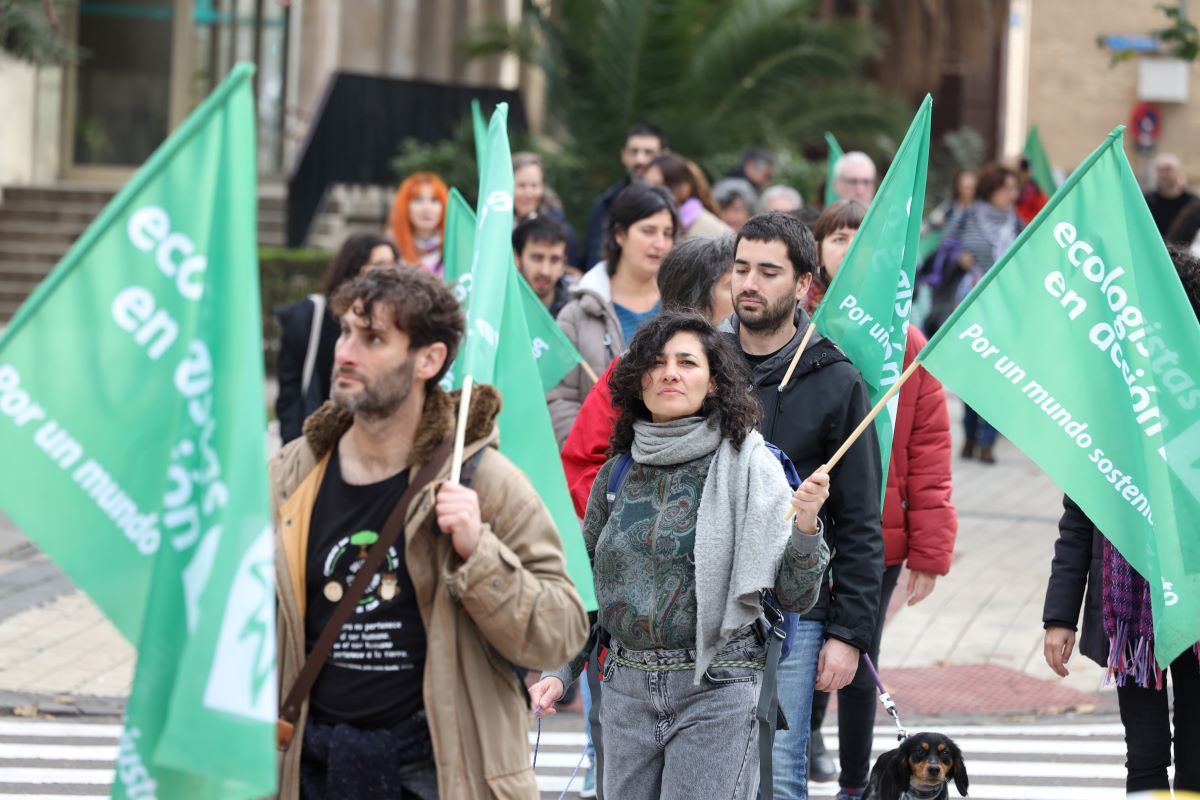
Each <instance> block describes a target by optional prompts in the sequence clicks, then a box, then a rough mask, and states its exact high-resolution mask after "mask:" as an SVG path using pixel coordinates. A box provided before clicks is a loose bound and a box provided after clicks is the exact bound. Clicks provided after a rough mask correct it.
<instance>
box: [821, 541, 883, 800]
mask: <svg viewBox="0 0 1200 800" xmlns="http://www.w3.org/2000/svg"><path fill="white" fill-rule="evenodd" d="M900 567H901V565H900V564H896V565H894V566H891V567H888V568H886V569H885V570H884V571H883V586H882V587H880V588H881V592H880V596H879V616H878V617H877V618H876V620H875V632H874V633H873V634H872V635H871V649H870V650H869V651H868V654H869V655H870V656H871V662H872V663H873V664H875V668H876V669H878V668H879V643H880V642H881V641H883V622H884V620H885V619H886V618H887V608H888V604H889V603H891V602H892V592H894V591H895V589H896V582H897V581H898V580H899V579H900ZM828 708H829V692H813V713H812V729H813V730H816V729H818V728H820V727H821V724H822V723H823V722H824V721H825V711H826V710H827V709H828ZM878 708H879V698H878V695H877V690H876V688H875V679H874V678H873V677H871V670H869V669H867V665H866V664H865V663H863V660H862V658H861V657H860V658H859V660H858V672H856V673H854V680H852V681H850V683H848V684H847V685H846V686H844V687H843V688H841V689H839V690H838V709H837V711H838V761H840V762H841V765H842V772H841V775H840V776H839V777H838V784H839V785H841V786H845V787H852V788H855V789H861V788H863V787H864V786H866V785H867V777H868V776H869V775H870V772H871V744H872V742H873V740H874V738H875V712H876V711H877V710H878Z"/></svg>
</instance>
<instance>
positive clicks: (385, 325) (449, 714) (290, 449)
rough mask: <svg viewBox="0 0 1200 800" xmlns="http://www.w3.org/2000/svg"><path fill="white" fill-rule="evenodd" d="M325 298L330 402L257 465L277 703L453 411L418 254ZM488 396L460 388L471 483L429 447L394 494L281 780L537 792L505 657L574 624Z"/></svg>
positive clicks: (553, 653) (293, 789)
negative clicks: (271, 548) (452, 478)
mask: <svg viewBox="0 0 1200 800" xmlns="http://www.w3.org/2000/svg"><path fill="white" fill-rule="evenodd" d="M333 307H334V310H335V311H336V312H337V313H338V315H339V316H340V318H341V328H342V332H341V337H340V338H339V339H338V343H337V349H336V355H335V364H334V374H333V390H332V397H333V399H332V400H331V401H330V402H329V403H327V404H326V405H325V406H324V407H323V408H321V409H320V410H318V411H317V412H316V413H314V414H313V416H312V417H310V418H309V419H308V420H307V422H306V423H305V426H304V436H303V437H301V438H300V439H298V440H296V441H294V442H291V443H289V444H288V445H287V446H286V447H284V449H283V450H282V451H281V452H280V453H279V455H278V456H277V457H276V458H274V459H273V460H272V462H271V490H272V496H273V501H274V508H275V513H276V530H277V532H278V533H277V541H276V545H277V551H276V552H277V555H276V568H277V592H278V598H279V610H278V626H279V628H278V629H279V651H278V652H279V678H280V681H279V683H280V693H281V694H280V696H281V702H282V698H284V697H285V696H286V695H287V693H288V692H289V690H290V689H291V687H292V685H293V684H294V683H295V681H296V676H297V674H298V673H299V671H300V669H301V667H302V666H303V664H304V660H305V657H306V655H307V654H308V652H309V651H310V650H311V649H312V647H313V644H314V643H315V641H316V639H317V638H318V637H319V636H320V634H321V632H322V630H323V629H324V627H325V624H326V623H327V622H328V620H329V618H330V617H331V616H332V611H333V608H334V607H335V606H336V605H337V602H338V601H339V600H340V599H341V597H342V596H343V594H344V593H345V590H346V589H347V587H349V585H350V583H351V581H352V580H353V577H354V575H355V573H356V572H357V569H358V567H359V566H361V564H362V562H363V560H364V559H365V556H366V553H367V551H368V550H369V547H370V545H371V544H373V543H374V542H375V541H376V540H377V539H378V538H379V531H381V529H382V527H383V524H384V520H385V519H386V518H387V516H388V514H389V513H390V512H391V511H392V509H393V508H394V507H395V506H396V504H397V501H398V499H399V497H400V496H401V495H402V494H403V493H404V490H405V489H406V488H407V484H408V480H409V477H410V476H409V472H410V470H411V471H412V474H413V475H415V474H416V472H417V470H418V469H419V468H420V467H421V466H423V465H424V464H425V463H427V462H430V461H431V460H432V459H433V458H434V453H435V451H437V450H438V447H439V445H440V444H441V443H442V442H443V440H445V439H447V437H449V436H451V434H452V430H453V427H454V422H455V407H456V405H457V398H456V397H453V396H451V395H448V394H447V393H445V392H444V391H442V390H441V389H440V388H438V385H437V384H438V381H439V379H441V377H442V376H443V375H444V374H445V372H446V369H447V367H448V366H449V364H450V362H451V361H452V360H453V358H454V354H455V351H456V350H457V347H458V344H459V340H460V339H461V337H462V333H463V326H464V323H463V317H462V312H461V310H460V308H459V305H458V303H457V301H456V300H455V299H454V296H453V295H452V294H451V292H450V290H449V289H447V288H446V287H445V286H444V285H442V284H441V283H440V282H439V281H437V280H436V279H435V278H433V277H432V276H430V275H428V274H426V273H424V272H422V271H420V270H400V271H395V270H380V271H376V272H372V273H368V274H367V275H364V276H362V277H359V278H357V279H355V280H354V281H352V282H350V283H349V284H347V285H346V286H344V287H343V288H342V289H341V290H339V291H338V293H337V294H336V295H335V297H334V299H333ZM499 409H500V398H499V395H498V393H497V392H496V391H495V390H494V389H492V388H491V387H488V386H477V387H476V389H475V391H474V392H473V394H472V397H471V401H470V409H469V416H468V418H467V425H466V428H467V431H466V442H467V445H466V448H465V450H464V454H463V459H464V463H468V464H470V465H471V470H470V471H473V477H472V479H471V481H470V487H469V488H468V487H467V486H462V485H458V484H451V483H449V482H447V478H448V476H449V474H450V464H449V462H448V461H447V463H445V464H443V465H441V468H440V475H439V477H437V478H436V479H435V480H434V481H433V482H432V483H431V484H430V485H429V489H427V490H425V491H423V492H421V493H420V494H418V495H417V496H416V497H415V498H414V499H413V501H412V503H411V504H410V505H409V508H408V513H407V516H406V519H405V524H404V528H403V532H402V533H401V535H400V538H399V539H398V540H397V541H396V543H395V545H394V546H393V547H392V548H391V549H390V550H389V551H388V553H387V556H386V557H385V559H384V562H383V566H381V567H380V569H379V572H378V573H377V576H376V577H375V578H373V579H372V581H371V582H370V583H369V584H368V585H367V590H366V593H365V594H364V595H363V598H362V600H360V601H359V603H358V604H357V605H356V606H355V611H354V613H352V614H351V616H350V618H349V621H347V622H346V623H345V624H344V625H343V626H342V629H341V632H340V634H339V638H338V639H337V640H336V644H335V645H334V648H333V651H332V652H331V654H330V656H329V658H328V660H327V661H326V663H325V665H324V667H323V668H322V669H321V671H320V673H319V674H318V677H317V679H316V682H315V683H314V685H313V687H312V690H311V692H310V693H309V695H308V698H307V700H306V702H305V703H304V705H303V707H302V709H301V712H300V715H299V720H298V722H297V724H296V726H295V733H294V735H293V736H292V738H291V741H290V743H289V744H288V745H287V747H286V749H285V750H284V752H283V754H282V756H281V775H280V796H282V797H289V798H292V797H297V796H303V797H306V798H307V797H314V798H335V797H402V798H419V800H434V798H439V797H440V798H441V799H442V800H449V799H450V798H454V800H460V799H462V798H465V799H466V800H472V799H473V798H480V799H486V798H529V800H532V799H533V798H536V797H537V782H536V780H535V778H534V775H533V771H532V770H531V769H530V754H529V744H528V737H527V731H528V726H529V720H530V717H529V713H530V710H529V707H528V701H527V695H526V694H525V688H524V685H523V684H522V682H521V679H520V672H521V670H522V669H525V668H528V669H538V670H540V669H550V668H553V667H555V666H557V665H559V664H561V663H563V662H565V661H566V660H567V659H569V658H570V656H571V655H573V654H574V653H575V652H577V651H578V650H579V648H580V647H582V645H583V642H584V640H585V639H586V638H587V633H588V622H587V615H586V614H585V612H584V610H583V605H582V603H581V602H580V599H579V596H578V594H577V593H576V591H575V588H574V586H573V584H572V583H571V580H570V579H569V578H568V577H567V573H566V564H565V560H564V557H563V550H562V542H561V540H560V539H559V535H558V531H557V530H556V529H555V527H554V523H553V521H552V519H551V517H550V514H549V513H548V512H547V510H546V508H545V506H544V505H543V504H542V502H541V500H540V499H539V498H538V495H537V493H536V492H535V490H534V488H533V487H532V486H531V485H530V483H529V481H528V480H527V479H526V477H525V476H524V474H522V473H521V472H520V470H518V469H517V468H516V467H515V466H513V464H512V463H511V462H509V461H508V460H507V459H506V458H505V457H504V456H502V455H501V454H500V453H499V452H498V451H497V450H496V449H495V448H496V444H497V442H498V433H497V430H496V423H495V420H496V415H497V414H498V413H499ZM466 474H467V472H466V471H464V475H466ZM463 482H464V483H466V482H467V481H465V480H464V481H463Z"/></svg>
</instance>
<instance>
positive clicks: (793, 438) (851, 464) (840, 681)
mask: <svg viewBox="0 0 1200 800" xmlns="http://www.w3.org/2000/svg"><path fill="white" fill-rule="evenodd" d="M816 261H817V249H816V243H815V242H814V241H813V238H812V234H811V233H809V232H808V229H807V228H805V227H804V225H803V224H801V223H800V222H798V221H797V220H796V219H794V218H793V217H790V216H788V215H787V214H780V213H771V214H760V215H759V216H757V217H753V218H751V219H750V220H748V221H747V222H746V224H745V225H744V226H743V227H742V229H741V231H740V232H739V233H738V239H737V251H736V255H735V258H734V265H733V283H732V292H733V304H734V315H733V316H731V317H730V318H729V319H728V320H726V321H725V323H724V324H723V326H722V329H723V330H724V331H725V332H726V333H727V334H728V335H729V336H731V337H733V338H734V339H735V340H736V342H737V344H738V345H739V346H740V348H741V350H742V353H743V354H744V355H745V357H746V360H747V362H749V365H750V367H751V370H752V372H753V378H754V383H755V385H756V386H757V387H758V392H759V398H760V400H761V401H762V405H763V421H762V434H763V436H764V437H765V438H766V440H767V441H769V442H771V443H773V444H775V445H777V446H778V447H780V448H781V449H782V450H783V451H784V452H785V453H787V455H788V456H789V457H790V458H791V459H792V461H793V462H794V463H795V465H796V468H797V469H798V470H799V471H800V474H801V475H807V474H809V473H810V472H812V471H813V470H815V469H817V468H818V467H820V466H821V465H822V464H824V463H826V462H827V461H828V460H829V459H830V458H831V457H832V456H833V454H834V452H835V451H836V450H837V449H838V447H839V446H840V445H841V444H842V442H844V441H845V440H846V439H847V438H849V436H850V433H851V432H852V431H853V430H854V428H855V427H857V425H858V423H859V422H860V421H861V420H862V419H863V417H865V416H866V414H867V411H868V410H869V405H868V402H867V387H866V385H865V384H864V382H863V379H862V376H861V375H860V374H859V372H858V370H857V369H855V368H854V365H853V364H851V363H850V361H849V360H848V359H847V358H846V355H845V354H844V353H843V352H842V351H841V350H840V349H839V348H838V346H837V345H836V344H834V343H833V342H831V341H830V340H828V339H826V338H824V337H823V336H821V335H820V334H818V333H814V334H813V336H812V338H811V339H810V340H809V343H808V345H807V346H806V348H805V351H804V353H803V354H802V355H801V356H800V361H799V363H798V365H797V367H796V370H795V372H794V374H793V375H792V377H791V380H790V381H789V382H788V384H787V385H786V386H783V387H781V384H782V382H783V378H784V375H785V373H786V372H787V370H788V366H789V364H791V361H792V357H793V356H794V355H795V353H796V350H797V349H798V348H799V346H800V340H801V339H802V338H803V336H804V332H805V329H806V328H807V327H808V325H809V319H808V315H807V314H805V313H804V311H803V310H802V309H801V308H800V306H799V301H800V300H801V299H802V298H803V297H805V296H806V294H807V293H808V287H809V284H810V283H811V282H812V273H813V270H814V269H815V268H816ZM830 478H831V481H830V495H829V500H828V501H827V502H826V503H825V509H824V511H823V512H822V518H823V519H824V522H825V531H826V534H825V535H826V537H827V540H828V543H829V549H830V551H831V552H833V554H834V555H833V558H832V560H831V561H830V571H831V577H830V580H827V581H826V582H825V584H824V586H823V587H822V590H821V597H820V599H819V600H818V601H817V604H816V606H814V607H813V609H812V610H811V611H809V612H808V613H807V614H805V615H804V616H803V617H801V619H800V623H799V626H798V627H797V631H796V638H795V641H794V643H793V645H792V651H791V653H790V654H789V655H788V657H787V659H786V660H785V661H784V662H783V663H782V664H780V669H779V672H780V674H779V694H780V702H781V704H782V706H783V709H784V713H785V714H786V716H787V718H788V720H789V721H790V722H791V729H790V730H788V731H781V732H779V733H778V734H776V737H775V750H774V769H773V771H774V776H775V797H776V798H777V800H785V799H786V800H793V799H794V798H800V799H801V800H803V799H804V798H807V796H808V795H807V791H808V788H807V768H808V763H807V762H808V757H807V746H808V736H809V729H808V727H809V726H808V720H809V717H810V714H811V706H812V692H813V688H814V686H815V688H817V689H820V690H821V691H826V692H832V691H837V690H838V689H841V688H842V687H845V686H850V687H853V688H854V689H856V690H857V691H855V692H853V694H854V697H853V698H852V700H851V701H852V703H853V702H859V703H864V702H865V703H874V702H875V686H874V683H873V681H872V679H871V676H870V671H869V670H867V669H866V668H863V669H859V661H860V660H861V654H862V653H863V652H864V651H866V650H867V649H868V648H869V645H870V642H871V636H872V633H873V631H874V627H875V618H876V615H877V614H880V613H883V612H882V610H881V609H880V608H879V595H880V587H881V584H882V580H883V534H882V531H881V529H880V509H879V498H880V494H881V483H882V468H881V465H880V460H879V444H878V441H877V440H876V437H875V431H874V428H873V427H868V428H867V430H866V432H865V433H864V434H863V435H862V436H861V437H860V438H859V440H858V441H857V442H856V443H855V444H854V446H852V447H851V448H850V449H849V450H848V451H847V452H846V455H845V456H844V457H843V458H842V460H841V461H840V462H839V463H838V464H837V466H835V467H834V469H833V471H832V473H831V474H830ZM785 510H786V509H785ZM842 705H845V701H843V700H842V699H841V698H839V709H840V708H841V706H842ZM859 716H861V715H859ZM839 717H840V715H839ZM858 738H861V739H862V742H863V746H864V747H865V748H867V751H868V752H867V755H868V757H869V751H870V746H871V731H870V730H866V731H863V732H862V735H861V736H860V737H858ZM863 762H864V763H866V759H865V758H864V759H863ZM844 777H845V776H844ZM863 779H864V780H863V782H862V783H861V784H859V785H857V786H843V787H842V791H841V792H840V793H839V795H838V797H839V798H857V797H859V796H861V793H862V791H863V786H864V785H865V779H866V776H865V775H864V776H863Z"/></svg>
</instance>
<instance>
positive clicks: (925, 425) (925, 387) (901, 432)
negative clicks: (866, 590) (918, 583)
mask: <svg viewBox="0 0 1200 800" xmlns="http://www.w3.org/2000/svg"><path fill="white" fill-rule="evenodd" d="M925 342H926V339H925V336H924V335H922V333H921V332H920V331H919V330H917V329H916V328H915V327H912V326H909V329H908V347H907V348H906V349H905V352H904V366H905V368H907V367H908V365H909V364H911V363H912V360H913V358H914V357H915V356H916V355H917V353H918V352H919V351H920V350H921V348H922V347H924V346H925ZM950 451H951V446H950V415H949V414H948V413H947V411H946V396H945V393H943V391H942V384H941V383H939V382H938V380H937V378H935V377H933V376H932V375H930V374H929V373H928V372H926V371H925V368H924V367H919V368H918V369H917V371H916V373H915V374H913V376H912V377H911V378H909V379H908V382H907V383H905V384H904V386H903V387H901V389H900V402H899V408H898V409H897V411H896V429H895V433H894V435H893V437H892V458H891V462H890V463H889V464H888V477H887V490H886V491H885V492H884V500H883V550H884V561H885V562H886V563H887V565H888V566H892V565H893V564H899V563H902V562H904V561H907V562H908V568H909V569H912V570H918V571H920V572H932V573H933V574H935V575H945V574H946V573H947V572H949V571H950V561H951V558H952V556H953V554H954V539H955V537H956V536H957V535H958V516H957V515H956V514H955V512H954V505H953V503H951V502H950Z"/></svg>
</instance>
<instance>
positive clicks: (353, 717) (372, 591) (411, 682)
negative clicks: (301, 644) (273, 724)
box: [304, 450, 425, 729]
mask: <svg viewBox="0 0 1200 800" xmlns="http://www.w3.org/2000/svg"><path fill="white" fill-rule="evenodd" d="M407 487H408V470H405V471H403V472H401V473H399V474H397V475H393V476H392V477H390V478H388V479H387V480H383V481H380V482H378V483H371V484H366V485H361V486H356V485H352V484H349V483H346V481H345V480H344V479H343V478H342V471H341V467H340V465H339V457H338V451H337V450H334V452H333V455H332V456H331V457H330V459H329V467H328V469H327V470H326V472H325V478H324V480H323V481H322V483H321V488H320V490H319V491H318V493H317V501H316V504H315V506H314V507H313V512H312V523H311V527H310V530H309V536H308V560H307V571H308V574H307V581H308V589H307V591H308V597H307V600H308V606H307V611H306V613H305V619H304V635H305V652H309V651H311V650H312V647H313V645H314V644H316V641H317V639H318V638H319V637H320V635H321V631H323V630H324V629H325V625H326V623H328V621H329V618H330V617H331V616H332V614H333V609H334V608H335V607H336V606H337V603H338V601H339V600H341V598H342V595H343V594H344V593H345V592H346V590H348V589H349V588H350V583H351V581H352V580H353V579H354V575H355V574H356V573H357V571H358V568H359V567H360V566H361V565H362V563H363V561H364V560H365V559H366V557H367V552H368V551H369V550H370V549H371V546H372V545H373V544H374V543H375V542H376V541H377V540H378V538H379V532H380V531H381V530H382V529H383V524H384V522H385V521H386V520H387V517H388V515H389V514H390V513H391V512H392V509H394V508H395V507H396V503H397V502H398V501H399V500H400V495H402V494H404V490H405V489H406V488H407ZM424 675H425V627H424V625H423V623H422V622H421V614H420V610H419V608H418V607H417V599H416V596H415V594H414V591H413V585H412V580H411V579H410V578H409V574H408V568H407V565H406V564H405V562H404V536H403V534H401V536H400V538H399V539H398V540H397V541H396V543H395V544H394V545H392V547H391V548H390V549H389V551H388V554H387V557H386V558H385V559H384V560H383V565H382V566H381V567H380V568H379V571H378V573H377V574H376V576H375V578H374V579H373V580H372V581H371V583H370V584H368V586H367V590H366V592H365V593H364V594H363V597H362V599H361V600H360V601H359V603H358V607H357V608H356V609H355V613H354V614H352V615H351V617H350V619H349V620H348V621H347V622H346V623H345V625H343V626H342V634H341V636H340V637H339V638H338V640H337V642H336V643H335V644H334V646H333V652H331V653H330V654H329V660H328V661H326V662H325V667H324V668H323V669H322V670H321V672H320V675H319V676H318V677H317V682H316V684H315V685H314V686H313V689H312V693H311V695H310V698H311V701H310V705H309V708H310V714H311V715H312V718H313V719H314V720H315V721H316V722H319V723H322V724H326V725H332V724H336V723H339V722H345V723H348V724H350V725H354V726H355V727H358V728H362V729H373V728H391V727H393V726H394V725H396V724H397V723H399V722H402V721H404V720H406V719H408V718H409V717H411V716H412V715H413V714H415V713H417V712H418V711H420V710H421V709H422V708H423V707H424V700H423V698H422V694H421V689H422V682H423V679H424Z"/></svg>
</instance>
